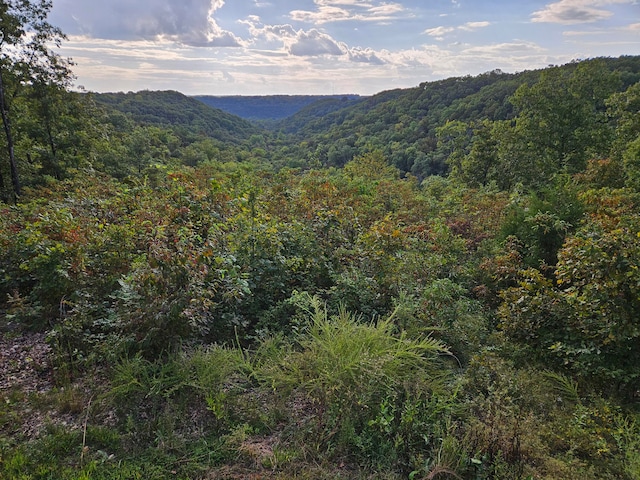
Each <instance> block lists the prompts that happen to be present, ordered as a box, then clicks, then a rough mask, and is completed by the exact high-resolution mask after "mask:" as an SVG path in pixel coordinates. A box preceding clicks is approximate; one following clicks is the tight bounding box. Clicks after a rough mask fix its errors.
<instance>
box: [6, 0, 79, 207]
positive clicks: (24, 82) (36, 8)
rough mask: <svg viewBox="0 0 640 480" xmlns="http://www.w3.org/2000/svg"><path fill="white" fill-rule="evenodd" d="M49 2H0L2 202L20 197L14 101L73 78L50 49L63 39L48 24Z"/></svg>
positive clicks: (67, 63)
mask: <svg viewBox="0 0 640 480" xmlns="http://www.w3.org/2000/svg"><path fill="white" fill-rule="evenodd" d="M51 6H52V2H51V0H2V2H0V116H1V117H2V126H3V131H4V136H5V140H6V150H7V157H8V164H9V172H10V176H11V190H12V192H10V193H8V194H7V193H6V192H4V190H5V187H6V186H5V185H4V182H3V177H1V176H0V188H2V189H3V196H4V197H5V198H4V200H5V201H6V200H9V199H12V200H13V201H15V200H16V199H17V198H18V197H19V196H20V194H21V183H20V176H19V173H18V163H17V160H16V152H15V132H14V129H13V123H14V122H13V121H12V120H13V118H14V115H15V111H14V109H13V108H12V107H13V105H12V103H13V100H14V99H15V98H16V97H17V96H18V95H20V94H21V93H22V91H23V89H25V88H29V87H31V86H32V85H34V84H41V85H42V84H51V85H59V86H66V85H67V84H68V83H69V82H70V81H71V78H72V74H71V70H70V65H71V62H70V60H66V59H63V58H61V57H60V56H59V55H58V54H56V53H55V52H54V51H53V50H51V49H50V48H49V45H51V44H53V45H55V46H57V47H58V46H60V43H61V42H62V40H64V39H65V38H66V37H65V35H64V34H63V33H62V31H61V30H60V29H58V28H56V27H54V26H53V25H51V24H50V23H49V22H48V21H47V16H48V14H49V11H50V10H51Z"/></svg>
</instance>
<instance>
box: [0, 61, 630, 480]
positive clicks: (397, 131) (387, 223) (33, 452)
mask: <svg viewBox="0 0 640 480" xmlns="http://www.w3.org/2000/svg"><path fill="white" fill-rule="evenodd" d="M634 65H636V66H634ZM616 68H617V69H618V70H619V71H618V72H617V73H615V74H613V75H612V74H611V73H610V72H611V71H612V70H614V69H616ZM634 68H635V69H636V70H634ZM637 70H638V68H637V59H635V60H634V59H620V60H614V59H609V60H607V59H603V60H601V61H594V62H588V63H585V64H582V63H576V64H571V65H568V66H565V67H558V68H553V69H550V70H549V71H543V72H526V73H523V74H518V75H504V74H501V73H499V72H491V73H489V74H484V75H480V76H478V77H465V78H461V79H449V80H446V81H442V82H436V83H434V84H423V85H421V86H420V87H419V88H415V89H408V90H406V91H403V90H395V91H390V92H384V93H381V94H379V95H376V96H374V97H371V98H368V99H364V100H363V101H361V102H359V103H358V104H357V105H353V106H351V107H349V108H347V105H344V107H345V108H341V109H334V107H336V105H333V106H330V105H325V106H324V107H323V106H318V108H325V107H326V108H327V109H328V110H331V113H330V114H328V115H327V116H326V117H323V118H318V117H317V115H315V114H314V113H313V112H312V111H307V112H306V113H305V115H307V118H310V117H313V116H315V119H314V120H309V122H308V123H306V124H301V125H299V126H298V127H296V128H294V129H293V130H294V131H295V132H296V135H303V136H300V137H297V138H295V139H294V138H293V137H289V136H287V134H285V133H282V132H280V133H277V132H276V133H273V134H272V133H267V132H265V131H264V130H260V129H258V128H257V127H253V126H248V124H247V125H243V124H242V122H240V123H237V119H232V118H229V117H226V116H224V115H222V114H221V113H220V112H213V113H212V112H211V111H206V110H202V109H203V108H204V109H206V108H207V107H205V106H203V105H201V104H198V105H197V106H196V105H195V104H193V102H191V101H190V100H189V99H186V98H185V97H183V96H181V95H179V94H175V93H174V92H164V93H160V94H154V93H153V92H141V93H139V94H126V95H125V94H117V95H113V96H104V97H102V99H101V101H103V102H106V103H110V102H111V103H112V105H106V106H104V105H103V107H100V108H98V107H96V106H95V105H94V104H92V100H91V96H89V95H76V94H69V93H68V92H65V91H64V89H59V88H53V87H54V86H52V85H44V84H43V85H32V86H29V88H28V89H25V90H24V91H23V94H21V95H19V96H18V97H16V99H15V103H13V105H12V109H13V110H12V112H17V113H21V115H20V116H19V120H16V121H17V122H18V123H17V125H18V126H19V130H20V132H21V133H20V134H19V135H17V136H16V142H17V143H16V147H17V148H18V149H19V151H20V152H30V156H31V158H32V160H33V163H32V164H31V166H26V165H24V164H23V165H22V167H21V168H22V170H21V172H20V173H21V174H22V178H23V179H25V182H26V183H27V184H28V185H30V187H29V188H25V190H24V195H23V196H22V197H21V199H20V202H18V204H17V205H13V206H5V207H4V208H1V209H0V331H2V333H3V337H2V339H1V341H0V346H1V347H2V348H3V352H9V353H8V357H7V358H8V362H4V363H3V368H6V369H8V371H9V374H7V375H6V378H5V376H3V377H2V380H1V382H2V383H1V385H0V386H1V387H2V390H0V405H4V407H3V408H2V409H0V415H1V418H0V476H3V477H4V476H8V478H12V477H16V478H74V479H75V478H98V479H100V478H105V479H107V478H122V477H123V476H124V477H127V478H167V477H172V478H173V477H177V478H209V477H210V478H213V477H215V478H219V477H225V476H230V477H234V476H235V477H236V478H240V477H242V478H245V477H247V476H248V475H253V474H255V475H262V474H264V476H265V477H272V478H372V477H375V476H376V475H377V477H376V478H407V477H409V478H440V477H443V478H444V477H447V476H448V477H451V478H468V479H472V478H476V479H480V478H547V479H551V478H558V479H560V478H562V479H581V478H604V479H608V478H633V477H634V476H637V470H638V455H637V449H638V445H637V442H636V441H635V438H636V437H637V435H638V432H637V430H638V428H637V418H636V417H637V412H636V411H635V410H637V408H636V404H637V380H638V372H637V364H638V362H639V361H640V358H638V349H637V343H638V336H639V334H638V322H637V318H638V301H639V299H638V295H637V286H638V285H639V284H640V280H639V279H638V253H639V252H640V248H639V246H638V231H639V230H640V225H639V224H638V219H637V209H638V198H637V193H636V190H637V189H636V188H635V187H636V186H637V185H635V183H637V182H635V180H634V178H635V177H634V175H635V176H637V175H636V174H635V173H634V172H635V170H634V169H635V166H634V165H635V164H634V162H635V157H634V156H635V155H636V150H637V148H636V143H637V133H638V132H637V131H636V130H637V128H636V127H637V121H636V116H635V113H637V112H635V110H634V106H635V104H636V94H637V91H636V86H635V84H636V82H637ZM634 72H635V73H634ZM616 76H618V77H619V79H620V82H621V83H620V85H622V87H620V86H619V84H618V83H617V81H618V80H616ZM11 81H13V79H11ZM523 82H526V85H524V84H523ZM521 85H522V86H521ZM621 88H624V89H627V90H620V92H618V93H615V94H613V95H612V96H609V98H608V100H607V96H608V95H609V93H611V92H614V91H617V90H619V89H621ZM516 91H517V93H516V94H515V96H514V92H516ZM509 98H511V100H512V102H513V103H510V102H509ZM115 107H117V108H119V109H121V110H122V111H124V112H127V113H122V112H120V111H118V110H117V109H116V108H115ZM605 107H606V108H608V110H606V108H605ZM605 112H606V114H607V115H608V117H607V120H608V121H604V119H605V118H604V116H603V115H604V114H605ZM187 117H189V118H187ZM40 119H42V121H40ZM85 120H86V121H85ZM227 120H228V122H227ZM143 122H144V124H143ZM172 122H173V123H176V122H177V123H179V124H180V125H175V124H172ZM553 122H556V124H555V125H556V126H554V124H553ZM338 124H339V125H338ZM245 127H246V128H245ZM556 127H557V128H556ZM207 128H210V129H213V130H216V131H217V134H219V136H218V137H217V138H209V137H207V136H206V135H204V134H203V132H206V131H208V130H207ZM282 128H290V127H286V124H283V127H282ZM321 129H322V131H320V130H321ZM531 145H540V146H541V147H540V148H537V149H533V148H531ZM21 154H22V153H21ZM607 155H609V156H610V158H607ZM323 164H324V165H328V164H332V165H335V166H342V165H344V167H343V168H323V167H322V165H323ZM282 165H289V166H290V167H291V168H281V167H282ZM294 167H295V168H294ZM447 168H449V169H450V170H451V175H450V176H449V177H447V178H445V177H442V176H428V175H429V174H431V173H438V174H444V173H445V171H446V169H447ZM410 170H411V171H413V172H414V173H415V174H417V175H419V176H420V177H421V179H422V178H424V177H426V178H425V179H424V181H422V182H421V183H420V182H418V181H417V180H416V178H414V177H412V176H411V175H406V172H408V171H410ZM2 172H4V171H2ZM634 182H635V183H634ZM623 186H626V188H622V187H623ZM29 329H31V330H38V331H41V332H44V333H46V336H47V338H48V341H49V343H50V345H51V346H52V347H53V353H52V358H50V359H49V360H50V362H48V363H47V365H49V366H50V367H51V370H47V371H44V372H41V373H42V376H43V377H45V376H46V381H44V380H43V379H40V380H42V381H43V382H44V383H45V384H46V385H47V387H44V389H40V388H35V389H32V390H28V387H27V386H24V384H23V380H24V379H23V378H22V377H21V376H19V375H14V372H13V371H11V368H13V367H14V366H16V368H18V367H19V366H20V365H22V364H23V363H25V362H29V361H30V360H28V359H26V358H22V357H20V355H21V354H20V352H18V351H16V350H15V349H12V343H11V341H12V340H11V339H12V338H20V335H22V334H23V333H24V332H25V331H26V330H29ZM5 333H6V335H4V334H5ZM5 337H6V338H5ZM445 345H446V347H445ZM3 358H4V357H3ZM94 371H98V372H100V383H101V385H100V386H99V388H98V391H96V392H95V395H94V396H92V397H91V402H89V403H90V404H91V408H89V406H88V405H86V404H87V402H86V398H85V394H84V393H83V392H84V391H85V390H89V389H90V388H91V387H88V386H87V383H86V382H87V379H88V378H90V376H91V375H93V372H94ZM49 374H50V375H49ZM36 380H37V379H36ZM56 383H57V384H58V386H59V385H64V386H65V389H64V390H63V389H60V388H56V385H55V384H56ZM89 383H91V382H89ZM49 385H50V386H51V388H50V389H48V388H49ZM105 392H107V393H105ZM92 393H94V392H92ZM86 396H88V394H86ZM22 404H24V405H25V407H24V409H23V408H16V407H18V406H19V405H22ZM52 409H53V410H56V412H52ZM28 412H29V414H28V416H29V419H27V413H28ZM30 412H34V413H33V415H32V414H31V413H30ZM56 414H59V415H64V416H65V417H64V418H65V421H68V422H70V423H67V425H68V426H66V427H65V426H64V424H62V423H61V422H53V421H52V422H51V423H52V427H51V428H49V429H48V430H42V435H41V436H40V438H39V439H36V438H25V437H26V435H25V436H20V437H18V434H19V433H18V432H21V431H32V430H30V428H31V427H29V429H28V428H27V426H28V425H29V426H30V425H31V424H30V423H28V422H32V421H33V422H36V421H38V419H39V418H52V419H53V420H55V415H56ZM32 418H33V420H32ZM72 425H73V426H72ZM79 425H81V427H79ZM80 432H82V435H80ZM85 434H86V435H85ZM83 447H88V450H86V449H84V448H83ZM310 462H313V463H315V464H316V465H315V466H313V467H312V466H310ZM330 464H331V465H333V466H332V467H330V466H329V465H330ZM341 465H344V467H341ZM374 471H375V472H376V473H375V474H374V473H373V472H374ZM172 472H175V473H172Z"/></svg>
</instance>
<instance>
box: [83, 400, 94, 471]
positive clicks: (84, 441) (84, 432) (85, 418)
mask: <svg viewBox="0 0 640 480" xmlns="http://www.w3.org/2000/svg"><path fill="white" fill-rule="evenodd" d="M94 395H95V394H94ZM94 395H91V398H90V399H89V403H87V414H86V415H85V417H84V424H83V425H82V451H81V452H80V466H81V467H82V466H83V464H84V453H85V451H87V450H88V448H87V423H88V422H89V410H91V402H92V401H93V397H94Z"/></svg>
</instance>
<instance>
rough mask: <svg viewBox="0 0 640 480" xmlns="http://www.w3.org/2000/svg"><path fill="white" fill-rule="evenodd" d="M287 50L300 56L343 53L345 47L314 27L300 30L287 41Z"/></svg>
mask: <svg viewBox="0 0 640 480" xmlns="http://www.w3.org/2000/svg"><path fill="white" fill-rule="evenodd" d="M287 51H288V52H289V53H290V54H291V55H297V56H301V57H305V56H316V55H344V54H345V53H346V48H345V46H344V44H338V42H336V41H335V40H334V39H333V38H331V37H330V36H329V35H327V34H325V33H321V32H319V31H318V30H316V29H311V30H309V31H308V32H305V31H302V30H300V31H299V32H298V33H297V35H296V37H295V39H294V41H293V42H291V43H289V45H288V46H287Z"/></svg>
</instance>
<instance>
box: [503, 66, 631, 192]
mask: <svg viewBox="0 0 640 480" xmlns="http://www.w3.org/2000/svg"><path fill="white" fill-rule="evenodd" d="M618 84H619V80H618V78H617V77H616V76H615V74H613V73H611V72H609V71H608V70H607V68H606V64H605V63H604V62H601V61H597V60H594V61H590V62H583V63H580V64H578V65H577V66H576V67H575V69H573V70H569V69H566V68H560V67H556V68H550V69H547V70H545V71H544V72H542V74H541V76H540V80H539V81H538V83H536V84H535V85H533V86H529V85H527V84H523V85H521V86H520V87H519V88H518V90H517V91H516V92H515V94H514V95H513V96H512V97H511V102H512V104H513V105H514V107H515V109H516V112H517V114H518V116H517V118H516V126H515V128H516V134H517V135H518V137H519V142H520V143H521V144H522V145H523V146H526V148H525V149H524V151H523V152H522V154H523V155H524V156H525V158H527V159H528V163H530V165H531V166H535V167H537V168H536V169H537V171H538V172H539V176H538V178H537V181H538V182H540V181H541V180H542V182H541V183H544V181H545V180H547V179H548V178H550V177H551V176H552V175H553V174H555V173H558V172H566V173H576V172H580V171H583V170H584V169H585V166H586V161H587V160H588V159H589V158H598V157H600V158H602V156H604V155H606V153H607V152H608V148H609V143H610V134H611V131H610V128H609V126H608V124H607V122H606V116H605V106H604V101H605V100H606V98H607V97H608V96H609V95H610V94H611V93H613V92H614V91H615V90H616V88H617V86H618Z"/></svg>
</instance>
